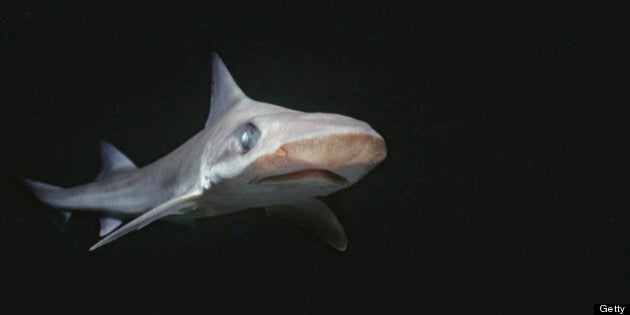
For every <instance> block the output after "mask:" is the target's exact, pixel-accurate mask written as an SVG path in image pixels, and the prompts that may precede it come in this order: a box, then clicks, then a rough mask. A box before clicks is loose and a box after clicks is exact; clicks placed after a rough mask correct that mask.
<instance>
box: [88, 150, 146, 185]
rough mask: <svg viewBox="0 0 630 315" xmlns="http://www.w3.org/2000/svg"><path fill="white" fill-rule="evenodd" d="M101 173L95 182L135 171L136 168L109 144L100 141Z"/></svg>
mask: <svg viewBox="0 0 630 315" xmlns="http://www.w3.org/2000/svg"><path fill="white" fill-rule="evenodd" d="M101 161H102V168H101V172H100V173H99V174H98V176H96V179H95V180H101V179H103V178H106V177H108V176H111V175H113V174H116V173H121V172H125V171H130V170H135V169H136V168H137V167H136V165H135V164H133V162H131V160H130V159H129V158H128V157H126V156H125V155H124V154H123V153H122V152H120V151H119V150H118V149H116V147H115V146H113V145H112V144H111V143H109V142H107V141H101Z"/></svg>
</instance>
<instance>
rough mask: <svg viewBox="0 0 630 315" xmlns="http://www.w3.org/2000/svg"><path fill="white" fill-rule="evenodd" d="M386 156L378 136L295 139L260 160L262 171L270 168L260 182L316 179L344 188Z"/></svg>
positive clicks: (383, 145) (350, 135)
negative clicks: (263, 165)
mask: <svg viewBox="0 0 630 315" xmlns="http://www.w3.org/2000/svg"><path fill="white" fill-rule="evenodd" d="M386 156H387V148H386V146H385V141H384V140H383V138H381V137H380V136H378V135H371V134H340V135H329V136H324V137H315V138H311V139H305V140H299V141H294V142H290V143H287V144H284V145H282V146H280V147H278V148H277V149H276V150H275V152H274V153H273V154H270V155H268V156H266V157H265V158H264V159H262V160H261V161H260V162H261V165H262V164H266V167H265V168H266V169H270V170H271V169H273V172H272V173H270V174H268V176H265V177H263V178H262V179H261V181H262V182H266V183H278V182H287V181H295V180H304V179H309V178H314V177H317V178H321V179H324V180H326V181H327V182H330V183H334V184H338V185H340V186H344V187H345V186H349V185H352V184H354V183H355V182H357V181H358V180H359V179H361V178H362V177H363V176H364V175H365V174H367V173H368V172H369V171H370V170H371V169H373V168H374V167H375V166H376V165H378V164H379V163H380V162H381V161H382V160H383V159H385V157H386ZM270 164H272V165H273V166H271V165H270Z"/></svg>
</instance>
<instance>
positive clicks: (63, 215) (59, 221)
mask: <svg viewBox="0 0 630 315" xmlns="http://www.w3.org/2000/svg"><path fill="white" fill-rule="evenodd" d="M22 180H23V181H24V183H26V185H28V186H29V187H30V188H31V190H32V191H33V194H35V196H36V197H37V198H38V199H39V200H41V201H42V202H43V203H45V204H47V205H49V206H52V207H57V206H59V199H60V198H62V197H63V192H64V189H63V188H61V187H58V186H53V185H49V184H45V183H42V182H38V181H34V180H31V179H28V178H22ZM71 216H72V213H70V212H68V211H61V212H59V213H55V214H54V215H53V217H51V219H52V221H53V223H54V224H55V225H56V226H57V228H58V229H59V231H61V232H62V233H65V232H66V229H67V228H68V222H70V217H71Z"/></svg>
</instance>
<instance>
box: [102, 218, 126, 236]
mask: <svg viewBox="0 0 630 315" xmlns="http://www.w3.org/2000/svg"><path fill="white" fill-rule="evenodd" d="M99 221H100V223H101V229H100V231H99V232H98V236H100V237H103V236H105V235H107V234H109V233H111V232H112V231H113V230H115V229H116V228H117V227H119V226H120V225H121V224H122V220H121V219H119V218H114V217H107V216H103V217H101V218H100V219H99Z"/></svg>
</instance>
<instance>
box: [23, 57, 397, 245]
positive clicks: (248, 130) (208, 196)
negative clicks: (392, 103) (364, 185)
mask: <svg viewBox="0 0 630 315" xmlns="http://www.w3.org/2000/svg"><path fill="white" fill-rule="evenodd" d="M212 58H213V60H212V89H211V90H212V96H211V101H210V115H209V116H208V119H207V121H206V126H205V128H204V129H203V130H201V131H200V132H199V133H197V134H196V135H195V136H193V137H192V138H191V139H189V140H188V141H186V142H185V143H184V144H182V145H181V146H180V147H179V148H177V149H175V150H174V151H173V152H171V153H169V154H168V155H166V156H164V157H162V158H161V159H159V160H157V161H155V162H153V163H151V164H149V165H146V166H144V167H142V168H138V167H136V165H135V164H134V163H133V162H132V161H131V160H130V159H129V158H127V157H126V156H125V155H124V154H123V153H121V152H120V151H118V150H117V149H116V148H115V147H114V146H112V145H111V144H109V143H107V142H102V143H101V152H102V160H103V169H102V171H101V173H100V174H99V175H98V176H97V177H96V179H95V181H94V182H90V183H87V184H84V185H79V186H76V187H71V188H60V187H55V186H52V185H48V184H44V183H40V182H35V181H32V180H28V179H25V181H26V183H27V184H29V185H30V186H31V187H32V189H33V192H34V193H35V195H36V196H37V197H38V198H39V199H40V200H42V201H43V202H44V203H46V204H48V205H50V206H52V207H54V208H59V209H63V210H62V213H63V214H64V216H65V218H66V220H68V219H69V218H70V215H71V214H72V212H74V211H93V212H97V213H99V215H100V221H101V231H100V235H101V236H104V237H103V238H102V239H101V240H100V241H98V242H97V243H96V244H95V245H94V246H92V247H91V248H90V250H94V249H96V248H99V247H101V246H103V245H105V244H107V243H109V242H112V241H114V240H116V239H118V238H120V237H122V236H124V235H126V234H127V233H129V232H132V231H134V230H138V229H140V228H142V227H144V226H146V225H148V224H150V223H151V222H154V221H156V220H160V219H164V220H171V221H179V222H190V221H191V220H194V219H197V218H203V217H213V216H217V215H222V214H227V213H231V212H234V211H239V210H244V209H247V208H253V207H265V209H266V212H267V213H268V214H269V215H271V216H276V217H280V218H284V219H288V220H290V221H293V222H295V223H297V224H298V225H300V226H302V227H304V228H306V229H308V230H310V231H312V232H314V233H315V234H316V235H317V236H319V237H320V238H321V239H322V240H323V241H325V242H326V243H328V244H330V245H332V246H333V247H335V248H337V249H338V250H345V248H346V246H347V237H346V234H345V231H344V229H343V227H342V226H341V224H340V223H339V220H338V219H337V217H336V216H335V214H334V213H333V212H332V211H331V210H330V209H329V208H328V206H326V205H325V204H324V203H323V202H321V201H319V200H318V199H316V198H315V197H317V196H325V195H328V194H331V193H333V192H336V191H338V190H340V189H343V188H346V187H348V186H350V185H352V184H354V183H356V182H357V181H358V180H360V179H361V178H362V177H363V176H365V175H366V174H367V173H368V172H369V171H370V170H371V169H373V168H374V167H375V166H376V165H377V164H378V163H379V162H381V161H382V160H383V159H384V158H385V156H386V154H387V153H386V147H385V142H384V140H383V138H382V137H381V136H380V135H379V134H378V133H377V132H376V131H374V130H373V129H372V128H371V127H370V126H369V125H368V124H367V123H365V122H362V121H359V120H356V119H353V118H350V117H347V116H342V115H337V114H327V113H304V112H300V111H296V110H291V109H288V108H284V107H281V106H277V105H273V104H268V103H263V102H258V101H255V100H252V99H251V98H249V97H247V96H246V95H245V94H244V93H243V92H242V91H241V89H240V88H239V87H238V85H237V84H236V83H235V82H234V79H233V78H232V76H231V75H230V73H229V71H228V70H227V68H226V67H225V65H224V64H223V62H222V61H221V58H219V56H218V55H216V54H213V56H212ZM130 218H131V220H130V221H129V222H126V224H123V222H125V221H128V220H129V219H130Z"/></svg>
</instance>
